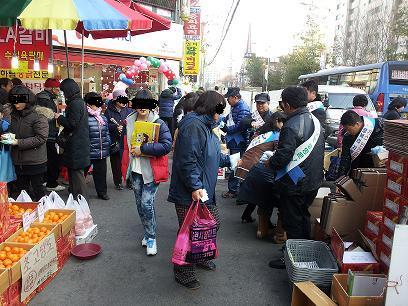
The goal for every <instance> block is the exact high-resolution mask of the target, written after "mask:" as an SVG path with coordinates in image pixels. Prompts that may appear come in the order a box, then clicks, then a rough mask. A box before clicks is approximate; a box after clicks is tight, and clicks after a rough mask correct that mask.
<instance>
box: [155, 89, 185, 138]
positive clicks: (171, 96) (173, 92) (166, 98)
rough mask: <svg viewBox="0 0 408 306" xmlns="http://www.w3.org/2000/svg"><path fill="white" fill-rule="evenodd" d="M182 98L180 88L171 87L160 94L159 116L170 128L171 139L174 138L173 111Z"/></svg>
mask: <svg viewBox="0 0 408 306" xmlns="http://www.w3.org/2000/svg"><path fill="white" fill-rule="evenodd" d="M180 98H181V90H180V88H175V87H170V88H168V89H165V90H163V91H162V93H161V94H160V98H159V116H160V119H161V120H163V121H164V122H165V123H166V124H167V126H168V127H169V130H170V133H171V137H173V136H174V126H173V109H174V101H175V100H178V99H180Z"/></svg>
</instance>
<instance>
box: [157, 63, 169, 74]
mask: <svg viewBox="0 0 408 306" xmlns="http://www.w3.org/2000/svg"><path fill="white" fill-rule="evenodd" d="M159 69H161V71H160V70H159V71H160V72H162V73H163V72H166V71H168V70H169V67H167V65H166V64H165V63H161V64H160V67H159Z"/></svg>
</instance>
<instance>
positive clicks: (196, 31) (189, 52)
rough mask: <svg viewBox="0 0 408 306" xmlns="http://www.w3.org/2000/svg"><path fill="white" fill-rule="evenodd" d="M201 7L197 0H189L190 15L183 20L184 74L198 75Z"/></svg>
mask: <svg viewBox="0 0 408 306" xmlns="http://www.w3.org/2000/svg"><path fill="white" fill-rule="evenodd" d="M200 14H201V8H200V3H199V0H190V17H189V19H188V20H187V21H186V22H184V53H183V73H184V75H198V73H199V71H200V48H201V41H200V39H201V21H200V19H201V17H200Z"/></svg>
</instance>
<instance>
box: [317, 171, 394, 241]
mask: <svg viewBox="0 0 408 306" xmlns="http://www.w3.org/2000/svg"><path fill="white" fill-rule="evenodd" d="M386 180H387V175H386V171H385V169H381V168H373V169H371V168H362V169H356V170H355V171H353V173H352V176H351V177H348V176H343V177H340V178H339V179H338V180H337V181H336V186H337V189H338V190H339V191H340V192H338V193H334V194H329V195H328V196H326V197H324V199H323V206H322V210H321V215H320V227H321V228H322V230H323V231H324V233H325V234H327V235H329V236H331V235H332V230H333V228H335V229H336V231H337V232H338V234H339V235H340V236H342V237H344V238H347V239H348V240H356V239H358V238H359V235H358V230H361V231H362V230H363V229H364V225H365V216H366V213H367V211H381V210H382V206H383V198H384V187H385V184H386Z"/></svg>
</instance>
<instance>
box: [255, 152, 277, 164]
mask: <svg viewBox="0 0 408 306" xmlns="http://www.w3.org/2000/svg"><path fill="white" fill-rule="evenodd" d="M273 154H275V151H265V152H264V153H263V154H262V156H261V158H260V159H259V161H260V162H262V163H264V162H266V161H267V160H269V159H270V158H271V157H272V156H273Z"/></svg>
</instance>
